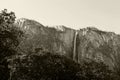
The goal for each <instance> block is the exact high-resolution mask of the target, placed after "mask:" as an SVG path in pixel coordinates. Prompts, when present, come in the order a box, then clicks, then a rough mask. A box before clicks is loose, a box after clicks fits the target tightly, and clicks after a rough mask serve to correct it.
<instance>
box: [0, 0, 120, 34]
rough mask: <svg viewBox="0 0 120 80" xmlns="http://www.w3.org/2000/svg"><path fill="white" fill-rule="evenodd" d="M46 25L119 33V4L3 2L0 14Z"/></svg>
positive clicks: (101, 0)
mask: <svg viewBox="0 0 120 80" xmlns="http://www.w3.org/2000/svg"><path fill="white" fill-rule="evenodd" d="M4 8H6V9H8V11H13V12H15V14H16V16H17V18H22V17H24V18H29V19H34V20H36V21H38V22H40V23H41V24H43V25H50V26H51V25H65V26H67V27H71V28H75V29H79V28H83V27H88V26H95V27H97V28H98V29H101V30H106V31H114V32H116V33H120V0H0V10H3V9H4Z"/></svg>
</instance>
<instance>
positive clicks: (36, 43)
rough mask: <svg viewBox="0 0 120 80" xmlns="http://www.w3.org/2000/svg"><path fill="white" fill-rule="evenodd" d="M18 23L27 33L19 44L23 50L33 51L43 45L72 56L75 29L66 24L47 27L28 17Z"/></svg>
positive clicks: (53, 50) (52, 50) (48, 48)
mask: <svg viewBox="0 0 120 80" xmlns="http://www.w3.org/2000/svg"><path fill="white" fill-rule="evenodd" d="M16 25H17V26H18V27H20V28H21V29H22V30H23V31H24V33H25V34H24V36H25V38H24V39H23V40H22V41H21V43H20V45H19V49H20V50H21V51H30V50H31V51H33V50H34V49H35V48H40V47H42V48H44V49H47V50H48V51H50V52H56V53H62V54H61V55H66V56H69V57H72V53H73V42H74V35H75V30H73V29H70V28H67V27H65V26H56V27H47V26H43V25H42V24H40V23H38V22H36V21H33V20H28V19H19V20H17V21H16ZM24 53H28V52H24Z"/></svg>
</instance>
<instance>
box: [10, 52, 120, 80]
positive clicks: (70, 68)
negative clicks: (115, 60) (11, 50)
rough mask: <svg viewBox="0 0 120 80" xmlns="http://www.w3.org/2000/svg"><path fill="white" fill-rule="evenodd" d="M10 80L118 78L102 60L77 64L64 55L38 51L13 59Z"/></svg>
mask: <svg viewBox="0 0 120 80" xmlns="http://www.w3.org/2000/svg"><path fill="white" fill-rule="evenodd" d="M13 64H14V65H13V68H14V71H13V73H12V76H11V78H12V80H118V79H117V76H116V75H115V74H114V73H113V72H112V71H111V70H109V69H108V67H107V66H106V65H105V64H104V63H102V62H99V63H98V62H95V61H92V60H88V61H86V60H84V61H83V63H81V64H78V63H75V62H74V61H73V60H71V59H68V58H66V57H65V56H61V55H57V54H52V53H49V52H40V53H37V54H35V53H34V54H30V55H27V56H22V57H18V58H17V59H15V60H14V61H13Z"/></svg>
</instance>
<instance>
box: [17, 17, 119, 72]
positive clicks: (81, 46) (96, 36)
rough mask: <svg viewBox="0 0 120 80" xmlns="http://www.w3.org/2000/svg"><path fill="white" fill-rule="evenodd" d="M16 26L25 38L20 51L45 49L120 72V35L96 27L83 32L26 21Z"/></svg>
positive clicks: (18, 21)
mask: <svg viewBox="0 0 120 80" xmlns="http://www.w3.org/2000/svg"><path fill="white" fill-rule="evenodd" d="M15 24H16V25H17V26H18V27H20V28H21V29H22V30H23V31H24V35H25V37H24V38H23V39H22V40H21V43H20V45H19V50H20V51H34V50H35V49H36V48H40V47H42V48H45V49H46V50H48V51H51V52H56V53H58V54H60V55H65V56H67V57H69V58H71V59H73V60H74V61H76V62H81V61H82V60H83V59H85V58H90V59H93V60H96V61H99V60H100V61H103V62H104V63H105V64H107V65H108V66H109V67H110V68H111V69H113V70H116V71H119V69H120V62H119V60H120V35H117V34H115V33H113V32H105V31H101V30H98V29H96V28H94V27H88V28H84V29H80V30H74V29H71V28H68V27H65V26H55V27H47V26H44V25H42V24H40V23H38V22H36V21H34V20H29V19H24V18H22V19H19V20H17V21H16V23H15ZM23 53H28V52H23Z"/></svg>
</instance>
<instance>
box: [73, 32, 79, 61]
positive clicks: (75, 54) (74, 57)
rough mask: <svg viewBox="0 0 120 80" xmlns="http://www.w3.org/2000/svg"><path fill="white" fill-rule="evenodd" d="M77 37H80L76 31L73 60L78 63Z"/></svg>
mask: <svg viewBox="0 0 120 80" xmlns="http://www.w3.org/2000/svg"><path fill="white" fill-rule="evenodd" d="M77 35H78V32H77V31H76V32H75V36H74V44H73V60H74V61H76V62H77V59H76V57H77V53H76V40H77Z"/></svg>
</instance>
